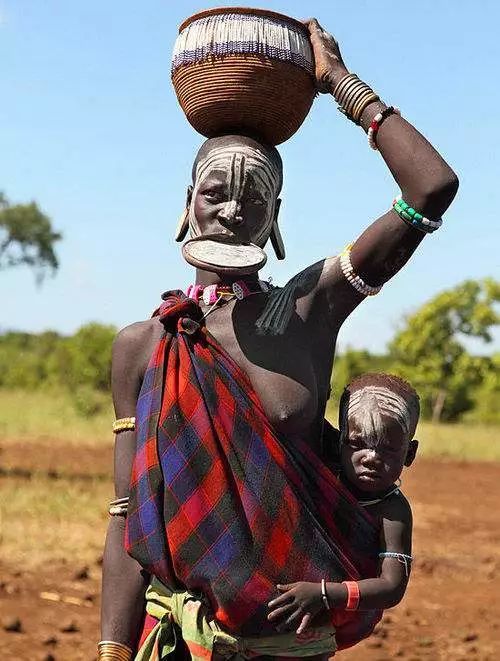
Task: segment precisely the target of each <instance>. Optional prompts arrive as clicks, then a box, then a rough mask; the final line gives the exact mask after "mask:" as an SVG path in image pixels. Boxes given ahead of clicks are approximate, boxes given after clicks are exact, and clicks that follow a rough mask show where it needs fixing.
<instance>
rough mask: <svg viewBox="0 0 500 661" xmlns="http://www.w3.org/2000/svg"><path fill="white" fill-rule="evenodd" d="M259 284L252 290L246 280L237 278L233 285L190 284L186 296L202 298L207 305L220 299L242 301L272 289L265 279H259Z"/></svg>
mask: <svg viewBox="0 0 500 661" xmlns="http://www.w3.org/2000/svg"><path fill="white" fill-rule="evenodd" d="M258 284H259V289H258V290H257V291H252V290H251V289H250V288H249V286H248V285H247V283H246V282H245V281H244V280H236V281H235V282H233V284H232V285H217V284H215V285H205V286H203V285H189V287H188V288H187V290H186V296H187V297H188V298H192V299H193V300H194V301H196V302H197V303H199V302H200V299H201V301H203V303H204V304H205V305H215V304H216V303H218V302H219V301H222V300H227V301H230V300H232V299H233V298H236V299H237V300H238V301H242V300H243V299H244V298H247V296H251V295H252V294H260V293H261V292H268V291H270V289H271V285H270V284H269V283H268V282H265V281H264V280H259V281H258Z"/></svg>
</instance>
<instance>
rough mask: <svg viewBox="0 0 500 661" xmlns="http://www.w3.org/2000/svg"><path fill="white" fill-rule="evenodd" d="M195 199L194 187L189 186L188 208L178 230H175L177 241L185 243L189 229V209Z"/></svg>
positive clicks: (178, 224) (187, 195)
mask: <svg viewBox="0 0 500 661" xmlns="http://www.w3.org/2000/svg"><path fill="white" fill-rule="evenodd" d="M192 199H193V187H192V186H188V187H187V191H186V207H185V209H184V211H183V212H182V213H181V215H180V218H179V222H178V223H177V229H176V230H175V240H176V241H183V240H184V238H185V236H186V234H187V232H188V229H189V208H190V207H191V201H192Z"/></svg>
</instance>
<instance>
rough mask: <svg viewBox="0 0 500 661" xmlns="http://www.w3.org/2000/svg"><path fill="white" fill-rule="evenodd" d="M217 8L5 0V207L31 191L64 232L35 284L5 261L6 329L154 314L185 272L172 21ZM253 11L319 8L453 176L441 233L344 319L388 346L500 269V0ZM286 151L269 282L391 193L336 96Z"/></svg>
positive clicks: (0, 124) (352, 336)
mask: <svg viewBox="0 0 500 661" xmlns="http://www.w3.org/2000/svg"><path fill="white" fill-rule="evenodd" d="M215 4H216V5H218V6H220V5H226V6H231V5H232V4H237V3H234V2H233V3H231V2H224V1H223V0H217V3H215ZM207 6H208V5H207V3H206V2H166V1H163V2H159V1H158V0H146V1H145V2H143V3H137V2H131V1H130V0H120V2H118V0H107V1H106V2H102V0H85V1H81V0H72V1H71V2H67V0H58V1H57V0H45V1H44V2H39V1H38V0H0V80H1V81H2V82H1V97H2V100H1V102H0V154H1V158H0V190H2V191H3V192H4V193H5V194H6V195H7V197H8V198H9V199H10V200H11V202H28V201H30V200H32V199H34V200H36V201H37V202H38V203H39V205H40V206H41V208H42V209H43V210H44V211H45V212H46V213H47V214H48V215H49V216H50V217H51V218H52V219H53V223H54V226H55V228H57V229H58V230H60V231H61V232H62V233H63V234H64V240H63V241H62V242H61V243H60V246H59V248H58V253H59V256H60V261H61V267H60V270H59V272H58V274H57V276H56V277H55V278H48V279H47V280H46V282H45V283H44V285H43V287H41V288H37V287H36V286H35V282H34V277H33V274H32V273H31V272H30V271H29V270H27V269H17V270H12V271H10V272H7V271H4V272H2V273H1V274H0V299H1V301H2V306H1V309H2V314H1V316H0V327H1V328H2V329H7V328H11V329H23V330H29V331H39V330H42V329H47V328H53V329H56V330H59V331H61V332H64V333H71V332H73V331H74V330H75V329H76V328H78V327H79V326H80V325H81V324H83V323H86V322H88V321H91V320H95V321H100V322H104V323H112V324H115V325H117V326H119V327H121V326H124V325H126V324H128V323H131V322H133V321H137V320H139V319H144V318H146V317H147V316H148V315H149V313H150V311H151V310H152V309H153V308H154V307H155V305H156V303H157V301H158V298H159V295H160V293H161V292H162V291H164V290H165V289H168V288H177V287H184V286H185V285H186V284H188V283H189V282H190V280H191V277H192V275H191V270H190V267H188V266H187V265H186V264H185V263H184V262H183V260H182V257H181V255H180V251H179V244H175V243H174V241H173V239H172V237H173V233H174V229H175V226H176V223H177V218H178V216H179V214H180V212H181V211H182V208H183V203H184V197H185V187H186V185H187V184H188V183H189V172H190V167H191V162H192V158H193V156H194V154H195V151H196V149H197V148H198V146H199V145H200V144H201V141H202V138H201V136H199V135H197V134H196V133H195V132H194V130H193V129H192V128H191V127H190V126H189V125H188V123H187V121H186V120H185V118H184V116H183V114H182V112H181V110H180V108H179V106H178V104H177V101H176V98H175V94H174V92H173V89H172V86H171V83H170V76H169V69H170V57H171V51H172V46H173V42H174V40H175V36H176V32H177V27H178V25H179V23H180V22H181V21H182V20H183V19H184V18H186V17H187V16H189V15H191V14H192V13H194V12H195V11H197V10H199V9H204V8H206V7H207ZM258 6H261V7H267V8H270V9H276V10H278V11H282V12H284V13H287V14H290V15H292V16H296V17H299V18H300V17H304V14H305V13H306V14H308V15H315V16H317V17H318V19H319V20H320V22H321V23H322V24H323V25H324V27H326V28H327V29H328V30H330V31H331V32H332V33H333V34H334V35H335V36H336V37H337V39H338V40H339V42H340V45H341V49H342V53H343V55H344V59H345V61H346V64H347V65H348V66H349V67H350V68H351V70H352V71H355V72H356V73H358V75H360V77H362V78H364V79H365V80H366V81H367V82H369V83H370V84H371V85H372V86H373V87H374V88H375V89H376V90H377V91H378V92H379V93H380V94H381V96H382V98H384V100H386V101H387V102H390V103H392V104H394V105H397V106H399V107H400V108H401V110H402V113H403V115H404V116H405V117H406V118H407V119H408V120H409V121H411V122H412V123H413V124H414V125H415V126H416V127H417V128H418V129H419V130H421V131H422V133H424V135H426V136H427V137H428V138H429V139H430V140H431V142H433V144H434V145H435V146H436V147H437V148H438V149H439V150H440V151H441V153H442V154H443V156H444V157H445V158H446V159H447V160H448V162H449V163H450V164H451V165H452V167H453V168H454V169H455V170H456V171H457V173H458V174H459V176H460V179H461V188H460V191H459V196H458V198H457V200H456V201H455V203H454V204H453V206H452V207H451V209H450V210H449V211H448V213H447V214H446V216H445V223H444V225H443V228H442V229H441V230H440V231H439V232H437V233H435V234H434V235H433V236H432V237H429V238H427V239H426V240H425V241H424V244H423V246H422V248H421V249H420V252H419V253H418V254H417V255H416V256H415V257H414V259H413V261H412V262H411V263H410V264H409V265H408V266H407V267H406V268H405V269H404V271H403V272H402V273H401V274H400V275H398V276H397V277H396V278H395V279H394V280H393V281H392V282H391V283H389V284H388V285H387V286H386V287H385V288H384V290H383V292H382V293H381V294H379V295H378V296H377V297H375V298H374V299H371V300H368V301H367V302H365V303H364V304H363V305H361V306H360V308H359V309H358V310H357V311H356V312H355V313H354V315H353V316H352V317H351V319H349V320H348V322H347V323H346V324H345V326H344V329H343V331H342V333H341V337H340V344H341V345H342V346H346V345H351V346H354V347H366V348H369V349H372V350H383V348H384V346H385V343H386V342H387V341H388V340H389V339H390V338H391V336H392V335H393V333H394V330H395V329H396V328H397V326H398V324H399V323H400V320H401V318H402V316H403V315H404V314H406V313H409V312H411V311H412V310H414V309H415V308H416V307H418V305H420V304H421V303H423V302H425V301H426V300H427V299H428V298H430V297H431V296H433V295H434V294H435V293H437V292H438V291H440V290H441V289H444V288H446V287H451V286H453V285H455V284H457V283H458V282H460V281H462V280H464V279H466V278H481V277H484V276H495V277H497V278H498V277H500V257H499V245H500V223H499V221H498V216H499V214H498V206H499V202H498V191H499V188H500V159H499V156H498V154H499V152H500V126H499V121H500V120H499V117H500V112H499V106H500V92H499V89H500V87H499V85H498V80H499V78H498V67H499V65H500V40H499V39H498V26H499V25H500V3H497V2H496V1H495V0H481V1H480V2H476V3H473V2H468V1H466V0H460V1H455V2H453V3H452V2H450V1H446V0H433V1H429V0H421V1H420V2H418V3H415V2H408V1H406V0H400V1H396V0H381V1H380V2H378V3H376V2H373V0H371V1H370V2H367V1H365V0H359V1H358V2H356V3H355V2H352V1H351V2H349V1H348V0H338V1H336V2H327V1H318V2H314V1H311V2H308V3H307V4H306V3H301V2H296V1H293V2H292V1H287V0H282V2H264V1H260V2H259V3H258ZM304 6H306V9H304ZM280 151H281V154H282V156H283V159H284V163H285V187H284V191H283V195H282V197H283V206H282V212H281V226H282V232H283V235H284V240H285V244H286V248H287V252H288V258H287V260H286V261H285V262H277V261H276V260H275V259H274V257H270V259H269V261H268V265H267V266H266V268H265V269H264V271H263V275H264V276H265V277H267V276H269V275H272V276H273V279H274V281H275V282H276V283H283V282H284V281H285V280H286V279H287V278H288V277H289V276H291V275H293V274H294V273H295V272H297V271H298V270H300V269H302V268H303V267H305V266H307V265H308V264H311V263H313V262H315V261H317V260H318V259H321V258H322V257H325V256H327V255H331V254H335V253H336V252H338V251H339V250H340V249H341V248H343V246H344V245H345V244H346V243H348V242H350V241H351V240H352V239H353V238H355V237H356V236H357V235H358V234H359V233H360V232H361V231H362V230H363V228H364V227H365V226H366V225H367V224H368V223H369V222H370V221H371V220H372V219H374V218H375V217H377V216H378V215H379V214H380V213H381V212H383V211H384V210H385V209H386V208H387V207H388V205H389V204H390V202H391V201H392V199H393V197H394V194H395V193H397V188H396V186H395V184H394V182H393V180H392V178H391V176H390V175H389V174H388V172H387V171H386V168H385V165H384V163H383V161H382V159H381V158H380V156H379V155H378V154H377V153H375V152H373V151H372V150H370V149H369V148H368V146H367V143H366V137H365V136H364V134H363V132H362V131H361V130H360V129H359V128H357V127H355V126H354V125H353V124H351V123H350V122H349V121H347V120H346V119H345V118H344V117H343V116H342V115H341V114H340V113H338V112H337V110H336V108H335V104H334V102H333V100H332V99H331V98H330V97H326V96H321V97H320V98H318V99H317V100H316V102H315V104H314V106H313V109H312V111H311V113H310V115H309V117H308V118H307V120H306V122H305V123H304V125H303V127H302V128H301V130H300V131H299V133H298V134H296V135H295V136H294V137H293V138H292V139H291V140H290V141H288V142H287V143H286V144H285V145H283V146H282V147H281V148H280ZM269 252H271V251H269ZM497 338H498V334H497ZM495 344H496V347H497V348H498V347H499V346H500V341H496V343H495Z"/></svg>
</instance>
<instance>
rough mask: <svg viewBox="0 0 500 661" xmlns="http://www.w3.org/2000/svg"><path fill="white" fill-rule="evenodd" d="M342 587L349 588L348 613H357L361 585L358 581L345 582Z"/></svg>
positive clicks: (346, 608)
mask: <svg viewBox="0 0 500 661" xmlns="http://www.w3.org/2000/svg"><path fill="white" fill-rule="evenodd" d="M342 585H345V586H346V588H347V604H346V607H345V610H346V611H356V610H358V606H359V585H358V584H357V582H356V581H343V582H342Z"/></svg>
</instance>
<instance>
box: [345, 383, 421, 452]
mask: <svg viewBox="0 0 500 661" xmlns="http://www.w3.org/2000/svg"><path fill="white" fill-rule="evenodd" d="M382 416H384V417H387V418H392V419H393V420H396V421H397V423H398V424H399V426H400V427H401V429H402V431H403V433H404V435H405V437H406V438H407V439H408V440H410V438H409V437H410V432H411V431H412V430H413V426H414V425H415V424H416V410H414V408H413V407H412V406H411V405H410V404H409V403H408V402H407V401H406V399H404V398H403V397H401V396H400V395H398V394H397V393H395V392H393V391H392V390H389V388H385V387H383V386H365V387H364V388H360V389H359V390H355V391H354V392H353V393H352V394H350V396H349V401H348V404H347V406H344V409H343V411H342V430H341V440H342V442H346V440H347V439H346V434H347V430H348V422H349V421H351V422H354V423H355V424H356V426H357V427H358V428H359V431H360V434H361V435H362V437H363V442H364V443H365V444H366V446H367V447H369V448H376V447H377V446H378V445H379V444H380V443H383V442H384V440H385V439H386V425H385V423H384V419H383V417H382Z"/></svg>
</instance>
